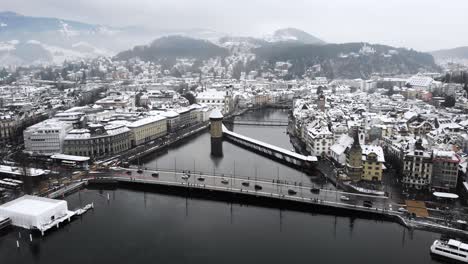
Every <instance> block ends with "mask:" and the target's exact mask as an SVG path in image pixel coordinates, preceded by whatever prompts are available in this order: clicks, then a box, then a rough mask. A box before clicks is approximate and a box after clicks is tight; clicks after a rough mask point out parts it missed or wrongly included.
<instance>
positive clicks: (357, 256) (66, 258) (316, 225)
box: [0, 110, 440, 264]
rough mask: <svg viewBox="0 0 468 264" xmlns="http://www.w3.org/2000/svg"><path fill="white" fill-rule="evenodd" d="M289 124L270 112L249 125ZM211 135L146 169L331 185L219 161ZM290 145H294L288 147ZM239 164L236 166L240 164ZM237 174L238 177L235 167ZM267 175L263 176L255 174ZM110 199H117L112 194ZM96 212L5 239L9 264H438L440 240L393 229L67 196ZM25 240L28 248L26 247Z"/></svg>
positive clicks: (191, 204) (185, 202)
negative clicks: (435, 249) (432, 249)
mask: <svg viewBox="0 0 468 264" xmlns="http://www.w3.org/2000/svg"><path fill="white" fill-rule="evenodd" d="M253 117H255V118H258V119H259V120H261V119H263V118H272V119H279V118H287V112H283V111H281V110H267V111H261V112H253V113H247V114H246V115H245V118H250V119H252V118H253ZM234 130H235V131H236V132H238V133H241V134H244V135H247V136H251V137H255V138H257V139H259V140H264V141H266V142H268V143H273V144H274V143H276V144H277V145H279V146H282V147H285V148H288V149H290V148H292V147H291V145H290V144H289V143H288V142H289V139H288V136H287V134H285V133H284V132H285V131H286V128H285V127H250V126H236V127H235V128H234ZM209 144H210V137H209V134H208V133H202V134H200V135H197V136H195V137H193V138H191V139H189V140H186V141H185V142H182V143H181V144H180V145H178V146H176V147H173V148H170V149H168V150H167V151H166V152H164V153H161V154H158V155H156V154H155V155H153V156H151V157H148V158H147V159H145V160H142V161H141V163H142V164H143V165H144V166H147V167H156V166H157V167H159V168H162V167H167V168H173V167H174V166H175V167H176V168H177V169H193V167H194V166H195V170H203V171H207V172H210V171H212V170H213V169H214V170H215V171H216V172H217V173H234V170H235V174H236V175H244V176H253V177H254V176H255V170H256V171H257V173H256V174H257V177H259V178H260V177H261V178H273V179H275V178H276V177H278V173H277V172H278V171H279V172H280V173H279V177H280V178H282V179H287V180H289V181H297V182H300V181H312V182H317V184H326V183H323V182H321V179H320V177H309V176H306V175H304V174H303V173H301V172H300V171H297V170H294V169H292V168H289V167H287V166H285V165H282V164H278V163H276V162H274V161H271V160H269V159H267V158H265V157H262V156H259V155H257V154H255V153H252V152H250V151H248V150H245V149H243V148H240V147H237V146H235V145H233V144H231V143H229V142H224V143H223V144H224V145H223V147H224V156H223V157H222V158H219V159H214V158H212V157H211V156H210V153H209V152H210V148H209ZM288 144H289V145H288ZM234 162H235V165H234ZM234 168H235V169H234ZM255 168H257V169H255ZM108 193H109V194H110V200H109V201H108V200H107V198H106V197H107V194H108ZM66 200H67V201H68V202H69V208H71V209H74V208H77V207H79V206H83V205H85V204H87V203H90V202H94V203H95V209H94V210H93V211H90V212H88V213H87V214H85V215H84V216H82V217H81V218H79V219H76V220H74V221H72V222H71V223H69V224H66V225H65V226H63V227H61V228H60V229H59V230H54V231H50V232H47V233H46V236H45V237H40V235H39V234H35V235H34V238H33V242H32V243H31V242H29V237H28V232H27V231H26V230H22V231H21V232H22V236H21V237H22V238H18V233H17V232H18V231H17V230H16V231H10V232H8V233H3V234H2V235H1V236H0V261H1V263H8V264H10V263H22V264H23V263H44V264H46V263H47V264H59V263H60V264H63V263H67V264H68V263H80V264H83V263H114V264H120V263H236V264H237V263H412V264H418V263H436V262H435V261H433V260H431V257H430V255H429V246H430V244H431V243H432V242H433V240H434V239H437V238H439V237H440V235H439V234H437V233H433V232H426V231H419V230H415V231H409V230H407V229H406V228H404V227H402V226H400V225H398V224H396V223H391V222H382V221H377V220H370V219H359V218H354V217H343V216H334V215H324V214H315V213H306V212H297V211H290V210H280V209H276V208H265V207H259V206H254V205H246V204H231V203H228V202H220V201H213V200H204V199H195V198H191V197H184V196H172V195H166V194H160V193H150V192H143V191H136V190H130V189H117V190H93V189H84V190H82V191H81V192H79V193H75V194H72V195H70V196H68V197H67V198H66ZM16 240H19V241H20V248H19V249H17V248H16Z"/></svg>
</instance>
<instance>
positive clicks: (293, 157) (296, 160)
mask: <svg viewBox="0 0 468 264" xmlns="http://www.w3.org/2000/svg"><path fill="white" fill-rule="evenodd" d="M223 136H225V137H226V138H227V139H229V140H231V141H233V142H234V143H237V144H239V145H242V146H244V147H247V148H250V149H253V150H255V151H258V152H260V153H263V154H264V155H266V156H268V157H271V158H275V159H279V160H281V161H284V162H286V163H288V164H290V165H294V166H298V167H302V168H311V167H312V166H313V163H315V162H317V157H315V156H305V155H302V154H299V153H296V152H293V151H290V150H287V149H283V148H280V147H277V146H274V145H271V144H268V143H266V142H262V141H259V140H256V139H253V138H249V137H246V136H243V135H241V134H238V133H235V132H232V131H229V130H228V129H227V128H226V127H225V126H224V125H223Z"/></svg>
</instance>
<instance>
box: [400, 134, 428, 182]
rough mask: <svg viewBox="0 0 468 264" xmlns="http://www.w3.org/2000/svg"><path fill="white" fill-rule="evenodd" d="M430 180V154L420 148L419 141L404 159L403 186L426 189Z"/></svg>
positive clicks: (420, 141)
mask: <svg viewBox="0 0 468 264" xmlns="http://www.w3.org/2000/svg"><path fill="white" fill-rule="evenodd" d="M431 180H432V157H431V153H430V152H429V151H427V150H426V149H425V148H424V147H423V146H422V140H421V139H419V140H418V141H416V143H415V145H414V150H410V151H408V152H407V153H406V155H405V157H404V164H403V184H404V186H405V187H406V188H413V189H418V190H420V189H428V188H429V187H430V184H431Z"/></svg>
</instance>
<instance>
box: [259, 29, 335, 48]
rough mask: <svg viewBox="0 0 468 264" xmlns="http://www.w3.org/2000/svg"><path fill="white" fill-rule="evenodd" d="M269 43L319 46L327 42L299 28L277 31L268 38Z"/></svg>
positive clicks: (266, 38)
mask: <svg viewBox="0 0 468 264" xmlns="http://www.w3.org/2000/svg"><path fill="white" fill-rule="evenodd" d="M265 40H266V41H268V42H297V43H301V44H319V45H323V44H325V43H326V42H325V41H323V40H321V39H319V38H317V37H315V36H313V35H311V34H309V33H307V32H305V31H302V30H300V29H297V28H283V29H278V30H276V31H275V32H274V33H273V34H272V35H269V36H266V37H265Z"/></svg>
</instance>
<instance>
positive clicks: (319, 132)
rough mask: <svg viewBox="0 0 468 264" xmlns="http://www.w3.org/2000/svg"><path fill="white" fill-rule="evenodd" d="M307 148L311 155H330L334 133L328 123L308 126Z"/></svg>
mask: <svg viewBox="0 0 468 264" xmlns="http://www.w3.org/2000/svg"><path fill="white" fill-rule="evenodd" d="M306 133H307V137H306V140H307V144H306V148H307V150H308V151H310V153H311V155H314V156H321V155H326V156H329V155H330V147H331V146H332V145H333V133H332V132H330V130H329V129H328V126H327V125H323V124H320V123H319V122H318V123H315V124H310V125H308V126H307V132H306Z"/></svg>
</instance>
